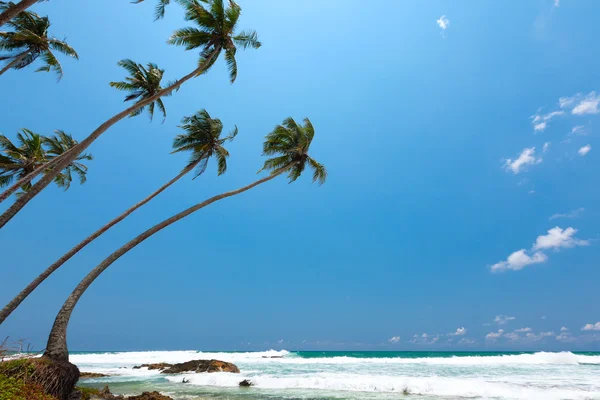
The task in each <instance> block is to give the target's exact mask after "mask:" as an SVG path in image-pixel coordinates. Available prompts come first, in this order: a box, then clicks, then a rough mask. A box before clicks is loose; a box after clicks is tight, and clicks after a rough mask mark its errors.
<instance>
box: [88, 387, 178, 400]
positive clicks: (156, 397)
mask: <svg viewBox="0 0 600 400" xmlns="http://www.w3.org/2000/svg"><path fill="white" fill-rule="evenodd" d="M84 400H85V399H84ZM89 400H173V399H172V398H171V397H169V396H165V395H162V394H160V393H158V392H144V393H142V394H141V395H139V396H129V397H124V396H115V395H114V394H112V393H111V392H110V389H109V388H108V386H104V389H102V390H100V391H98V393H97V394H95V395H92V396H91V397H89Z"/></svg>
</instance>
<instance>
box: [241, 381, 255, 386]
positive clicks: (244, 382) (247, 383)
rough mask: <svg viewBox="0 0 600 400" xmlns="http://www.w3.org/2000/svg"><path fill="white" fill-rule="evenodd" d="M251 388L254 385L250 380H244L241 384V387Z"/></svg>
mask: <svg viewBox="0 0 600 400" xmlns="http://www.w3.org/2000/svg"><path fill="white" fill-rule="evenodd" d="M250 386H254V383H252V382H251V381H249V380H248V379H244V380H243V381H241V382H240V387H250Z"/></svg>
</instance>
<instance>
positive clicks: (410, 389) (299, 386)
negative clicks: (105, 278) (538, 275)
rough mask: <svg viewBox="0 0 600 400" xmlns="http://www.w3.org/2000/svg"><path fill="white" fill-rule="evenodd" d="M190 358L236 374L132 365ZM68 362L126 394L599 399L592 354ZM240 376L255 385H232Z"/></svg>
mask: <svg viewBox="0 0 600 400" xmlns="http://www.w3.org/2000/svg"><path fill="white" fill-rule="evenodd" d="M271 357H277V358H271ZM279 357H280V358H279ZM197 359H217V360H222V361H229V362H233V363H235V364H236V365H237V366H238V367H239V368H240V370H241V373H240V374H231V373H212V374H207V373H203V374H181V375H173V376H169V375H161V374H160V373H159V372H158V371H148V370H146V369H132V367H133V366H135V365H140V364H144V363H158V362H168V363H178V362H185V361H190V360H197ZM71 362H73V363H74V364H76V365H77V366H78V367H79V368H80V370H81V371H85V372H98V373H104V374H110V375H111V376H110V377H107V378H98V379H84V380H81V381H80V385H81V386H88V387H98V388H101V387H103V386H104V385H109V386H110V388H111V391H112V392H113V393H118V394H128V395H135V394H140V393H141V392H143V391H154V390H156V391H159V392H161V393H163V394H167V395H169V396H171V397H173V398H174V399H175V400H180V399H220V400H226V399H230V400H254V399H266V400H300V399H301V400H329V399H332V400H333V399H348V400H357V399H365V400H379V399H406V400H409V399H414V400H434V399H445V400H451V399H498V400H503V399H506V400H509V399H511V400H512V399H515V400H516V399H526V400H538V399H539V400H559V399H560V400H563V399H569V400H570V399H573V400H575V399H577V400H579V399H580V400H587V399H599V400H600V353H571V352H560V353H550V352H537V353H490V352H471V353H463V352H457V353H450V352H320V351H319V352H304V351H301V352H288V351H285V350H283V351H274V350H270V351H266V352H212V353H211V352H199V351H150V352H106V353H99V352H95V353H74V354H71ZM184 377H185V378H186V380H189V383H185V384H184V383H182V381H183V378H184ZM244 379H248V380H250V381H252V382H253V383H254V385H255V386H253V387H250V388H240V387H238V384H239V382H240V381H242V380H244Z"/></svg>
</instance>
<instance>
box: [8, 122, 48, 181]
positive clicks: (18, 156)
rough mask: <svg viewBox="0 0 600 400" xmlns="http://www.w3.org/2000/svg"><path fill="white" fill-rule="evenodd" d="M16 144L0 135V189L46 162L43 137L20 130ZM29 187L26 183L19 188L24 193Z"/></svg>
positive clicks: (27, 130)
mask: <svg viewBox="0 0 600 400" xmlns="http://www.w3.org/2000/svg"><path fill="white" fill-rule="evenodd" d="M17 142H18V143H17V144H14V143H13V142H12V141H11V140H10V139H9V138H7V137H6V136H4V135H0V187H5V186H8V185H10V184H11V182H12V181H13V180H14V179H21V178H22V177H24V176H26V175H28V174H30V173H32V172H33V171H34V170H35V169H37V168H38V167H39V166H40V165H43V164H45V163H46V162H47V155H46V151H45V149H44V137H43V136H41V135H39V134H37V133H34V132H32V131H30V130H29V129H22V130H21V132H19V133H17ZM2 153H4V154H2ZM30 187H31V184H30V183H28V184H26V185H23V186H22V187H21V188H22V189H23V190H24V191H25V190H27V189H29V188H30Z"/></svg>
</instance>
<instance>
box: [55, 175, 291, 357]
mask: <svg viewBox="0 0 600 400" xmlns="http://www.w3.org/2000/svg"><path fill="white" fill-rule="evenodd" d="M284 171H285V168H284V169H281V170H279V171H278V172H276V173H274V174H272V175H269V176H268V177H266V178H262V179H259V180H258V181H256V182H254V183H251V184H250V185H248V186H244V187H242V188H240V189H237V190H233V191H231V192H225V193H222V194H219V195H217V196H215V197H212V198H210V199H208V200H205V201H203V202H202V203H198V204H196V205H195V206H193V207H190V208H188V209H187V210H185V211H182V212H180V213H179V214H176V215H174V216H172V217H171V218H168V219H166V220H164V221H163V222H161V223H159V224H156V225H154V226H153V227H152V228H150V229H148V230H147V231H145V232H144V233H142V234H141V235H139V236H137V237H136V238H135V239H133V240H131V241H130V242H129V243H127V244H125V245H124V246H123V247H121V248H120V249H118V250H117V251H115V252H114V253H112V254H111V255H110V256H108V258H106V259H105V260H104V261H102V262H101V263H100V264H98V266H97V267H96V268H94V269H93V270H92V271H91V272H90V273H89V274H88V275H87V276H86V277H85V278H83V280H82V281H81V282H80V283H79V285H77V287H76V288H75V290H73V292H72V293H71V295H70V296H69V298H68V299H67V301H65V303H64V304H63V306H62V308H61V309H60V311H59V313H58V315H57V316H56V319H55V320H54V325H53V326H52V331H50V336H49V337H48V344H47V345H46V351H45V352H44V357H47V358H50V359H51V360H55V361H68V360H69V350H68V349H67V327H68V325H69V320H70V318H71V313H72V312H73V309H74V308H75V306H76V305H77V302H78V301H79V299H80V298H81V296H82V295H83V293H84V292H85V291H86V290H87V288H88V287H90V285H91V284H92V283H93V282H94V281H95V280H96V278H98V276H100V274H101V273H102V272H104V270H106V269H107V268H108V267H109V266H110V265H111V264H112V263H114V262H115V261H117V260H118V259H119V258H120V257H121V256H123V255H124V254H125V253H127V252H128V251H129V250H131V249H133V248H134V247H136V246H137V245H138V244H140V243H142V242H143V241H144V240H146V239H148V238H149V237H150V236H152V235H154V234H155V233H157V232H159V231H161V230H163V229H164V228H166V227H168V226H169V225H171V224H173V223H175V222H177V221H179V220H180V219H183V218H185V217H187V216H188V215H190V214H192V213H194V212H196V211H198V210H200V209H201V208H204V207H206V206H208V205H209V204H212V203H214V202H216V201H219V200H222V199H225V198H227V197H231V196H235V195H236V194H240V193H243V192H245V191H247V190H250V189H252V188H253V187H255V186H258V185H260V184H261V183H265V182H267V181H270V180H271V179H273V178H275V177H276V176H278V175H280V174H282V173H283V172H284Z"/></svg>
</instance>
